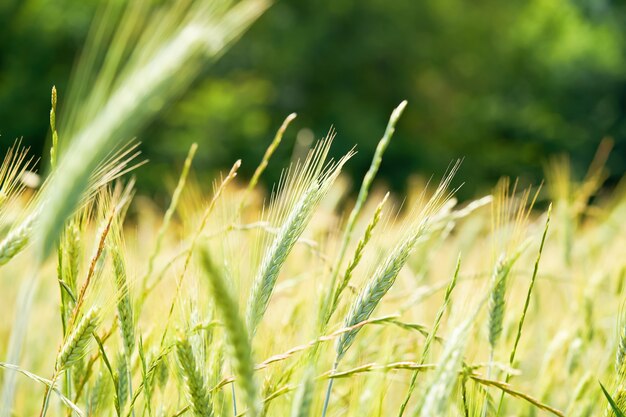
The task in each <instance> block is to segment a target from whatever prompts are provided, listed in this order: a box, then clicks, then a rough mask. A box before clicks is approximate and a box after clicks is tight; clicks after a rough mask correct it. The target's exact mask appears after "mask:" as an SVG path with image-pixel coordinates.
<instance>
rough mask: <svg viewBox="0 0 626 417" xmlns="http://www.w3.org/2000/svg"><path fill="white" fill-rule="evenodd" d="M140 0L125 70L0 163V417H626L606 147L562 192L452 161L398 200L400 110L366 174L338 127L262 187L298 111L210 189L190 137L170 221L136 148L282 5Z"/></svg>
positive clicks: (555, 184) (96, 69)
mask: <svg viewBox="0 0 626 417" xmlns="http://www.w3.org/2000/svg"><path fill="white" fill-rule="evenodd" d="M180 3H181V4H182V3H184V2H180ZM131 4H132V7H130V8H129V9H128V10H126V12H125V13H126V14H125V15H124V18H123V19H122V20H121V22H119V25H120V27H121V28H122V29H123V28H131V27H132V28H134V27H136V25H138V24H139V23H138V22H140V21H141V22H140V27H141V30H140V31H139V35H137V33H135V32H133V31H132V30H129V31H123V30H120V31H118V32H115V33H113V32H110V33H109V36H110V37H111V38H112V40H113V43H111V44H107V43H106V42H104V43H103V42H102V39H100V38H98V37H97V36H94V39H92V41H93V42H94V44H93V45H92V47H93V48H96V47H97V48H100V49H99V51H100V53H102V54H104V56H106V57H107V59H106V60H105V63H104V64H102V62H100V61H99V60H98V58H97V57H96V56H97V54H95V53H94V55H93V56H91V55H89V54H87V56H86V57H85V58H83V61H81V64H80V65H79V67H78V68H79V69H78V72H77V75H76V78H75V79H76V80H77V81H76V85H77V86H78V87H76V86H75V87H74V90H73V91H74V92H75V93H74V95H70V96H69V98H68V106H67V108H69V109H70V110H68V111H67V112H65V113H61V114H59V115H57V101H59V100H60V99H59V98H58V97H57V91H56V89H53V91H52V103H51V113H50V125H51V142H50V153H49V154H46V155H44V158H43V159H42V160H41V161H38V160H36V159H35V158H34V157H33V156H32V154H31V153H30V152H29V150H28V149H26V148H25V147H23V146H22V145H21V143H20V142H19V141H16V142H15V143H14V144H13V145H12V146H10V147H7V148H6V154H5V157H4V160H3V162H2V165H1V166H0V288H2V291H1V293H0V313H1V314H0V358H2V361H1V362H0V382H1V385H2V392H1V398H0V416H2V417H4V416H6V417H9V416H33V415H39V416H46V415H47V416H57V415H58V416H62V415H63V416H71V415H78V416H128V417H130V416H132V417H135V416H171V417H173V416H182V415H193V416H243V415H245V416H253V417H258V416H293V417H296V416H303V417H304V416H322V417H325V416H398V417H400V416H403V415H404V416H424V417H431V416H475V417H486V416H503V417H504V416H550V415H554V416H579V417H582V416H598V415H606V416H620V415H623V414H622V413H623V411H621V410H626V315H624V314H623V308H622V306H623V300H624V293H625V286H626V282H625V279H626V262H625V261H624V259H622V258H621V256H623V255H624V248H626V233H625V230H624V223H623V219H624V218H626V217H625V216H626V193H625V190H624V187H623V186H622V185H618V186H616V187H612V188H611V189H609V188H606V187H604V186H603V185H604V179H605V175H606V172H605V169H604V162H605V161H606V158H607V156H608V153H609V151H610V142H609V141H605V142H603V143H602V145H601V146H600V148H599V149H598V153H597V154H596V156H595V158H594V161H593V163H592V165H591V166H590V167H589V170H588V173H587V175H586V176H585V177H584V178H583V179H582V180H577V179H575V178H574V175H573V173H572V169H571V167H570V165H569V162H568V160H567V158H565V157H564V158H559V159H554V160H553V161H552V162H551V163H549V164H548V165H546V169H545V182H544V183H543V184H537V185H535V186H527V185H521V184H520V183H519V182H518V181H516V180H514V179H506V178H503V179H502V180H501V181H499V182H498V183H497V184H494V187H493V189H492V190H491V192H489V193H488V194H486V195H481V196H476V198H475V199H474V200H470V201H464V202H459V201H458V200H457V198H456V191H457V190H458V188H459V187H461V186H462V184H463V183H464V182H470V181H471V178H462V175H461V174H460V173H459V168H460V167H461V168H462V162H461V161H452V162H451V163H450V165H449V166H448V167H442V168H441V171H440V172H438V173H433V177H432V178H431V179H430V180H423V181H422V180H418V181H414V182H412V183H411V184H410V186H409V187H408V192H407V195H399V194H393V193H391V194H390V193H388V192H387V190H386V189H385V188H384V187H383V186H382V185H380V184H378V183H377V182H376V181H375V178H376V173H377V171H378V168H379V166H380V164H381V163H384V153H385V150H386V149H387V148H388V147H390V146H394V142H393V133H394V129H395V126H396V123H397V122H398V120H399V119H400V117H401V115H402V112H403V110H404V108H405V107H406V105H407V103H406V102H402V103H400V105H399V106H398V107H397V108H396V109H395V110H394V111H393V112H392V114H391V117H390V119H389V124H388V125H387V127H386V129H385V130H384V133H383V134H382V137H381V139H380V142H379V145H378V147H377V149H376V151H375V153H374V154H373V155H369V156H368V157H371V165H370V168H369V170H368V171H367V173H366V175H365V176H364V177H363V178H348V177H347V176H346V175H344V174H343V173H342V168H343V167H344V166H345V165H347V164H350V163H351V157H352V156H353V154H354V152H353V151H351V152H349V153H347V154H346V155H344V156H343V157H340V158H335V159H333V158H331V157H330V155H331V154H332V153H333V151H332V145H333V139H334V137H335V135H341V132H338V133H335V132H334V131H333V130H330V132H329V133H328V135H327V136H326V137H324V138H320V140H318V141H317V142H315V143H314V144H313V145H312V146H311V148H310V149H308V150H303V152H301V154H302V155H303V156H302V157H301V158H294V160H293V161H292V163H291V165H290V166H285V167H282V168H283V175H282V177H281V179H280V181H279V182H278V183H277V184H276V185H275V186H274V187H272V188H271V189H264V187H263V186H262V185H260V184H262V181H260V180H261V179H262V178H263V174H264V170H265V168H266V167H267V166H268V164H272V163H273V162H272V155H273V153H274V151H275V150H276V149H277V148H278V147H279V146H283V145H284V144H283V142H284V141H286V140H287V139H283V137H285V138H287V137H288V135H285V132H289V125H290V123H292V122H293V120H294V119H295V115H290V116H288V117H287V118H286V120H285V122H284V123H283V125H282V126H280V127H279V128H278V130H277V134H276V136H275V138H273V140H269V141H268V144H267V151H266V153H265V155H264V157H263V159H262V160H261V161H233V166H232V168H231V169H230V170H229V171H225V172H223V173H222V174H221V175H218V176H216V178H215V179H214V181H213V183H212V184H206V183H203V182H200V181H198V180H197V179H196V178H197V177H196V176H195V175H194V172H195V169H196V168H197V167H196V165H195V160H194V157H195V154H196V151H197V149H198V145H196V144H194V145H193V146H192V147H191V148H190V149H189V153H188V156H187V159H186V160H185V161H178V162H177V164H178V166H179V168H180V169H179V172H180V176H179V179H178V182H177V183H176V184H175V185H174V186H173V187H171V188H170V189H168V188H166V187H165V186H164V189H165V190H167V191H169V192H170V196H171V198H170V200H169V201H168V203H167V207H166V208H165V209H164V210H162V209H160V208H159V206H158V205H156V204H155V203H154V202H152V201H150V200H149V199H148V198H146V197H144V196H143V195H142V190H141V189H137V187H136V186H135V181H134V177H133V174H134V172H136V170H138V169H141V165H142V164H144V163H149V161H146V160H144V158H143V156H142V155H141V144H140V143H139V142H137V141H128V140H127V138H128V137H132V134H133V132H134V131H135V129H136V128H137V126H139V125H141V124H143V123H146V122H147V121H148V120H150V118H151V117H152V116H153V115H154V114H155V113H156V112H157V111H158V107H159V106H158V105H154V103H155V101H154V100H155V97H156V98H157V99H158V100H157V102H159V103H161V105H162V103H163V102H167V101H168V100H172V99H173V98H174V97H176V95H177V94H179V93H180V92H181V91H182V90H183V88H186V87H187V86H188V85H189V83H190V82H191V80H192V79H193V77H195V76H196V75H197V72H198V71H199V69H198V68H199V66H198V62H201V61H202V62H204V61H211V60H212V59H216V58H217V57H219V54H220V53H221V51H222V49H223V48H225V47H227V45H228V44H229V43H230V42H231V41H234V40H235V39H236V37H237V36H239V35H240V34H241V33H242V32H243V31H244V30H245V29H246V28H247V27H248V25H249V24H250V23H251V22H252V21H253V20H254V19H255V18H256V16H258V15H259V14H260V13H262V12H263V10H264V9H265V8H266V7H267V4H266V3H265V2H263V1H258V0H247V1H243V2H237V3H235V4H231V3H230V2H215V3H211V4H212V5H211V6H210V7H208V6H206V7H204V6H197V5H196V6H193V5H192V6H189V5H187V6H180V5H179V6H172V9H168V10H167V12H168V13H167V14H166V15H165V16H168V18H167V19H165V21H164V20H163V19H162V17H163V15H159V14H157V15H155V16H154V19H155V20H150V19H148V18H144V17H143V14H142V13H143V11H144V10H143V9H142V7H144V4H145V2H141V1H137V2H131ZM114 20H116V19H114ZM144 20H145V21H144ZM157 23H158V24H159V25H157ZM107 24H108V23H107ZM125 25H126V26H125ZM104 27H107V26H106V25H105V26H104ZM157 27H160V28H161V31H159V32H158V39H157V38H155V36H156V35H155V33H156V32H155V31H156V29H157ZM103 36H105V37H106V36H107V35H106V34H105V35H103ZM129 40H133V42H129ZM104 44H107V45H109V46H106V47H104V46H102V45H104ZM110 45H112V46H110ZM173 74H175V75H176V77H175V78H176V81H175V82H174V81H172V77H173ZM94 79H95V80H96V82H95V83H94V85H95V88H94V89H93V90H89V91H87V90H85V88H82V89H81V86H84V83H85V82H86V81H85V80H94ZM57 125H58V126H57ZM383 128H384V126H381V132H383ZM270 139H271V138H270ZM355 145H356V146H358V144H355ZM199 146H203V145H202V144H200V145H199ZM242 164H248V165H250V166H256V167H257V168H256V171H255V172H254V175H253V176H252V178H251V179H249V180H244V179H240V178H239V177H238V176H237V172H238V170H239V168H240V166H241V165H242ZM35 172H37V173H35ZM460 172H462V169H461V171H460Z"/></svg>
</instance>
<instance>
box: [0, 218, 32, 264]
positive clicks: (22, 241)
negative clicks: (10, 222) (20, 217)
mask: <svg viewBox="0 0 626 417" xmlns="http://www.w3.org/2000/svg"><path fill="white" fill-rule="evenodd" d="M35 219H36V215H35V214H31V215H30V216H28V217H27V218H26V220H24V221H23V222H22V223H21V224H20V225H19V226H18V227H16V228H15V229H13V230H11V231H10V232H9V234H8V235H7V236H6V237H5V238H4V239H2V242H0V266H2V265H4V264H6V263H8V262H9V261H10V260H11V259H13V257H15V255H17V254H18V253H20V252H21V251H22V249H24V248H25V247H26V245H28V242H29V240H30V236H31V233H32V229H33V224H34V223H35Z"/></svg>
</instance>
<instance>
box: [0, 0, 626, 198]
mask: <svg viewBox="0 0 626 417" xmlns="http://www.w3.org/2000/svg"><path fill="white" fill-rule="evenodd" d="M97 3H98V1H97V0H2V1H1V2H0V133H1V135H2V136H0V141H1V143H2V145H3V147H4V146H5V145H6V144H8V143H10V142H12V141H13V140H14V139H15V138H16V137H21V136H23V137H24V141H25V142H26V143H29V144H32V145H33V146H34V147H35V149H38V150H41V149H43V144H44V141H45V138H46V137H47V136H48V133H47V129H48V111H49V91H50V87H51V86H52V85H53V84H56V85H57V86H58V88H59V97H60V104H59V107H60V117H62V115H63V113H62V111H63V109H62V107H63V94H64V87H65V86H66V85H67V79H68V76H69V75H70V73H71V69H72V65H73V63H74V61H75V57H76V55H77V54H78V53H79V51H80V46H81V45H82V43H83V41H84V38H85V36H86V33H87V30H88V28H89V24H90V20H91V18H92V16H93V14H94V13H95V11H96V6H97ZM625 23H626V8H625V5H624V4H622V3H620V2H611V1H609V0H529V1H516V0H514V1H506V2H502V1H496V0H480V1H477V2H468V1H461V0H439V1H434V0H425V1H413V0H396V1H389V0H386V1H383V0H279V1H277V2H276V4H274V5H273V6H272V8H270V10H269V11H268V12H267V13H266V14H265V15H264V16H262V17H261V18H260V20H259V21H258V22H257V23H255V25H254V26H253V27H252V29H251V30H250V31H249V32H248V33H247V34H246V35H244V37H243V38H242V39H241V40H240V41H239V42H238V43H237V44H236V45H235V46H234V47H232V48H231V49H230V50H229V51H228V52H227V53H226V54H225V55H224V56H223V57H222V58H221V60H220V61H219V62H218V63H217V64H215V65H213V66H211V67H208V68H206V69H205V70H204V72H203V76H202V77H201V78H200V79H199V80H198V81H197V82H196V83H195V84H194V85H193V86H192V88H191V89H190V91H189V92H188V94H186V95H185V96H184V97H182V98H181V100H180V101H179V102H177V103H175V104H174V105H172V106H170V107H169V108H167V109H166V110H165V111H164V112H163V114H162V116H161V117H160V118H159V119H158V120H157V121H156V122H155V123H153V124H152V125H151V126H149V127H148V128H147V129H146V130H145V131H144V132H142V134H141V135H140V136H139V137H140V139H141V140H142V141H143V143H144V144H143V149H144V152H145V154H146V156H147V158H149V159H150V160H151V163H150V164H149V165H147V166H145V167H143V168H141V170H140V172H139V176H140V178H139V179H140V181H141V182H143V186H144V187H146V189H148V190H150V189H162V186H161V185H160V183H161V182H162V177H163V173H164V172H172V171H171V170H172V169H174V168H176V169H178V168H179V167H180V163H181V162H182V159H183V158H184V154H185V153H186V151H187V149H188V146H189V145H190V143H191V142H194V141H196V142H199V144H200V148H199V154H198V159H197V164H196V165H197V167H198V168H200V169H201V170H202V169H204V171H205V173H206V174H210V173H214V171H215V170H216V169H223V168H225V167H227V166H230V165H231V164H232V162H233V161H234V160H236V159H238V158H242V159H243V162H244V165H243V169H242V173H243V174H244V175H245V174H251V173H252V171H253V170H254V168H255V166H256V164H257V163H258V161H259V160H260V158H261V155H262V154H263V151H264V149H265V147H266V146H267V145H268V144H269V142H270V140H271V138H272V137H273V134H274V132H275V130H276V129H277V128H278V126H279V125H280V123H281V122H282V120H283V119H284V117H286V116H287V115H288V114H289V113H291V112H294V111H295V112H297V113H298V114H299V117H298V118H297V119H296V121H294V123H293V124H292V126H291V127H290V129H289V130H288V132H287V135H286V136H285V142H284V144H283V145H281V147H280V148H279V151H278V152H277V154H276V157H275V158H276V160H281V161H282V163H273V164H270V171H269V172H268V176H267V181H274V180H276V179H277V178H278V175H279V173H280V168H281V167H282V166H284V165H285V163H286V162H287V161H288V160H289V158H290V157H291V155H292V152H294V143H295V142H296V140H295V138H296V136H298V137H299V138H300V139H301V140H304V139H306V138H307V136H310V133H309V134H307V132H312V133H313V134H314V136H315V137H321V136H323V135H325V134H326V132H327V131H328V129H329V127H330V126H331V125H332V126H334V127H335V129H336V130H337V132H338V136H337V142H336V147H335V151H336V152H337V153H341V152H344V151H346V150H347V149H349V148H351V147H352V146H354V145H355V144H358V147H357V150H358V151H360V152H359V154H358V155H357V157H355V159H354V160H353V161H352V162H351V164H350V166H349V167H348V168H349V169H351V170H352V173H353V174H355V175H358V176H361V175H362V174H363V173H364V172H365V170H366V168H367V166H368V165H369V159H370V158H371V155H372V153H373V148H374V147H375V144H376V143H377V141H378V139H379V138H380V136H381V135H382V133H383V130H384V127H385V125H386V122H387V118H388V116H389V114H390V112H391V110H392V109H393V108H394V107H395V106H396V105H397V104H398V103H399V102H400V101H401V100H402V99H407V100H408V101H409V106H408V108H407V110H406V112H405V114H404V116H403V118H402V119H401V121H400V123H399V125H398V129H397V132H396V136H395V137H394V139H393V140H392V143H391V146H390V147H389V149H388V151H387V154H386V156H385V160H384V162H383V165H382V167H381V173H380V175H381V177H383V178H385V179H386V180H387V181H388V182H389V183H390V185H392V186H394V187H397V188H401V187H403V186H404V185H405V184H406V181H407V178H408V177H409V175H410V174H412V173H424V174H426V175H430V174H431V173H442V172H443V170H444V169H445V167H446V166H447V165H448V163H449V162H450V161H451V160H452V159H455V158H459V157H464V158H465V162H464V164H463V167H462V169H461V173H460V177H461V178H463V179H464V180H465V181H466V182H467V183H468V186H466V187H465V189H464V195H468V194H474V193H475V192H476V191H477V190H478V189H482V188H486V187H488V186H490V185H492V184H493V182H494V180H495V179H496V178H497V177H499V176H501V175H512V176H520V177H522V178H525V179H528V180H531V181H537V180H538V179H539V178H541V176H542V167H543V164H544V163H545V162H546V160H547V159H548V158H549V156H550V155H553V154H560V153H568V154H570V155H571V157H572V161H573V165H574V168H575V170H577V171H578V172H579V173H581V174H582V172H583V171H584V169H585V167H586V166H587V164H588V163H589V161H590V160H591V158H592V156H593V153H594V151H595V149H596V147H597V145H598V143H599V141H600V140H601V139H602V138H603V137H605V136H611V137H613V138H614V140H615V144H616V148H615V150H614V152H613V154H612V156H611V158H610V160H609V167H610V169H611V172H612V174H613V178H614V179H615V178H618V177H619V176H621V175H622V174H623V173H624V171H625V167H626V118H625V117H624V108H625V105H626V99H625V96H626V57H625V52H626V39H625V35H626V31H625V30H624V28H625V27H626V26H624V24H625ZM61 140H63V138H61ZM296 148H297V146H296ZM296 150H297V149H296ZM275 162H277V161H275ZM272 169H273V171H272Z"/></svg>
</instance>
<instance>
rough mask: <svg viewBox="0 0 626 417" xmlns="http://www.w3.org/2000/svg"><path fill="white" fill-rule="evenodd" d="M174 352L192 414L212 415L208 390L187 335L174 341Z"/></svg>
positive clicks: (198, 416) (202, 416)
mask: <svg viewBox="0 0 626 417" xmlns="http://www.w3.org/2000/svg"><path fill="white" fill-rule="evenodd" d="M176 354H177V356H178V365H179V366H180V368H181V371H182V375H183V379H184V381H185V387H186V389H187V396H188V398H189V402H190V403H191V410H192V411H193V415H194V416H196V417H212V416H213V415H214V414H213V407H212V406H211V399H210V396H209V390H208V388H207V386H206V382H205V380H204V377H203V376H202V372H201V371H200V367H199V364H198V363H197V359H196V356H195V354H194V352H193V349H192V347H191V344H190V343H189V339H187V337H185V336H181V337H180V338H179V339H178V340H177V341H176Z"/></svg>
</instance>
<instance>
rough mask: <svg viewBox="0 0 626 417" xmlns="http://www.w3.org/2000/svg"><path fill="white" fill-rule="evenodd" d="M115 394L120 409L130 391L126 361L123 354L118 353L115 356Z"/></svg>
mask: <svg viewBox="0 0 626 417" xmlns="http://www.w3.org/2000/svg"><path fill="white" fill-rule="evenodd" d="M115 382H116V384H115V395H116V402H117V408H118V409H119V410H120V411H122V410H124V406H125V405H126V401H127V400H128V395H129V391H130V388H129V387H130V380H129V369H128V361H127V360H126V356H125V355H122V354H120V355H118V357H117V370H116V372H115Z"/></svg>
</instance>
